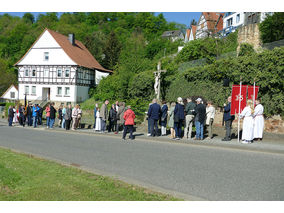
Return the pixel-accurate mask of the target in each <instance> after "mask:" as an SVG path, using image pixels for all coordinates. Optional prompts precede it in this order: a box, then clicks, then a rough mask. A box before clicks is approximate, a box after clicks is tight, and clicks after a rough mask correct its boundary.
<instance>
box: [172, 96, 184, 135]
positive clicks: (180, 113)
mask: <svg viewBox="0 0 284 213" xmlns="http://www.w3.org/2000/svg"><path fill="white" fill-rule="evenodd" d="M183 120H184V104H183V100H182V98H181V97H178V99H177V104H176V106H175V110H174V127H175V133H176V137H175V139H176V140H180V139H181V127H182V123H183Z"/></svg>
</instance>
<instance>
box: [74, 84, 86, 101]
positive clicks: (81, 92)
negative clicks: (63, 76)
mask: <svg viewBox="0 0 284 213" xmlns="http://www.w3.org/2000/svg"><path fill="white" fill-rule="evenodd" d="M75 89H76V90H75V97H77V100H76V102H79V103H80V102H83V101H85V100H87V99H88V98H89V94H88V92H89V87H87V86H75Z"/></svg>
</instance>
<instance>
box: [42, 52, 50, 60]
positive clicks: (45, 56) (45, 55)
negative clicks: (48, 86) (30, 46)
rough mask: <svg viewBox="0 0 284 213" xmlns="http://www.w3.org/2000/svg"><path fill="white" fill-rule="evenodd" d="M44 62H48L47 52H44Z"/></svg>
mask: <svg viewBox="0 0 284 213" xmlns="http://www.w3.org/2000/svg"><path fill="white" fill-rule="evenodd" d="M43 60H44V61H48V60H49V52H44V59H43Z"/></svg>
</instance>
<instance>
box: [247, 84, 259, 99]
mask: <svg viewBox="0 0 284 213" xmlns="http://www.w3.org/2000/svg"><path fill="white" fill-rule="evenodd" d="M253 88H255V90H254V92H253ZM258 90H259V86H255V87H254V86H248V100H249V99H250V100H253V101H255V100H256V99H257V93H258ZM253 94H254V96H255V97H254V98H253Z"/></svg>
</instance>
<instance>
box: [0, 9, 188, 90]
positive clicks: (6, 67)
mask: <svg viewBox="0 0 284 213" xmlns="http://www.w3.org/2000/svg"><path fill="white" fill-rule="evenodd" d="M181 27H185V26H182V25H180V24H177V23H168V22H167V21H166V20H165V18H164V17H163V15H162V14H159V15H158V16H155V15H154V13H128V12H126V13H123V12H119V13H63V14H62V15H61V16H60V17H59V16H58V14H57V13H46V14H40V15H39V16H38V17H34V16H33V14H31V13H25V14H24V16H23V17H22V18H20V17H16V16H11V15H8V14H4V15H1V16H0V74H1V80H0V85H1V86H0V93H1V94H2V93H3V92H4V91H5V90H6V89H7V88H8V87H9V86H10V85H11V83H16V81H17V70H16V69H15V67H13V65H14V64H15V63H16V62H17V61H18V60H19V59H20V58H21V57H22V56H23V55H24V54H25V53H26V51H27V50H28V49H29V48H30V47H31V45H32V44H33V42H34V41H35V40H36V39H37V37H38V36H39V35H40V34H41V33H42V32H43V30H44V29H45V28H49V29H51V30H54V31H57V32H59V33H61V34H64V35H68V34H69V33H74V34H75V37H76V39H77V40H80V41H82V42H83V43H84V44H85V45H86V47H87V48H88V49H89V50H90V52H91V53H92V54H93V56H94V57H95V58H96V59H97V60H98V61H99V63H100V64H101V65H103V66H104V67H105V68H107V69H111V70H114V73H120V74H121V75H123V76H124V77H125V78H124V79H125V80H128V77H127V75H128V73H129V74H131V73H132V72H133V74H134V73H139V72H140V71H141V70H143V71H144V70H146V69H149V68H154V67H152V61H153V60H154V58H160V57H161V56H162V55H163V54H164V50H165V48H166V52H167V54H172V53H173V52H175V51H176V49H177V46H178V45H179V44H178V42H176V43H171V42H170V41H168V40H165V39H162V38H161V35H162V33H163V32H164V31H166V30H176V29H179V28H181ZM132 64H135V66H132ZM3 77H4V78H3Z"/></svg>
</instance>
